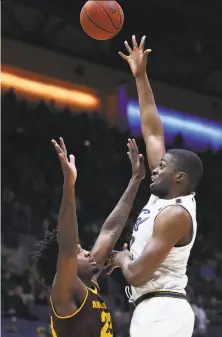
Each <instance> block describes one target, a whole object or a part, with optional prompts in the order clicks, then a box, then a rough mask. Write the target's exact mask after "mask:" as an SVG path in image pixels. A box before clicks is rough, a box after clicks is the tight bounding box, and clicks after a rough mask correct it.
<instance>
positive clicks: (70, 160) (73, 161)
mask: <svg viewBox="0 0 222 337" xmlns="http://www.w3.org/2000/svg"><path fill="white" fill-rule="evenodd" d="M69 162H70V164H72V165H75V157H74V156H73V154H70V155H69Z"/></svg>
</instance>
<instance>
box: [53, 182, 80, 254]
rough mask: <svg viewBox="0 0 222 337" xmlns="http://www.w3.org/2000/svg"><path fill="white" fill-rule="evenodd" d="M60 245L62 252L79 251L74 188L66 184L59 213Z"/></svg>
mask: <svg viewBox="0 0 222 337" xmlns="http://www.w3.org/2000/svg"><path fill="white" fill-rule="evenodd" d="M58 223H59V225H58V243H59V248H60V249H62V250H69V251H71V250H77V243H78V225H77V217H76V204H75V192H74V186H69V185H66V184H64V186H63V196H62V202H61V206H60V211H59V221H58Z"/></svg>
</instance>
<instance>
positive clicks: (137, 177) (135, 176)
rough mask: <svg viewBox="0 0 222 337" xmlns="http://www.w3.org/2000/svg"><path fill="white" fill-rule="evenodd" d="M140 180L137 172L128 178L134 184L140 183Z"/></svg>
mask: <svg viewBox="0 0 222 337" xmlns="http://www.w3.org/2000/svg"><path fill="white" fill-rule="evenodd" d="M141 181H142V179H141V178H140V176H139V175H137V174H134V175H132V177H131V179H130V183H131V184H135V185H139V184H140V183H141Z"/></svg>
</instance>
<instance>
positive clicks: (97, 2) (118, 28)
mask: <svg viewBox="0 0 222 337" xmlns="http://www.w3.org/2000/svg"><path fill="white" fill-rule="evenodd" d="M94 2H95V3H96V4H97V5H98V6H99V7H101V8H102V9H103V10H104V12H105V13H106V15H107V16H108V18H109V19H110V22H111V23H112V25H113V27H114V28H115V29H117V30H118V31H119V30H120V29H121V28H122V26H121V25H120V27H116V26H115V24H114V23H113V20H112V18H111V16H110V15H109V13H108V12H107V11H106V9H105V8H104V7H103V6H102V5H101V4H100V3H99V1H94ZM117 11H118V13H119V14H120V16H121V13H120V11H119V8H118V9H117ZM117 33H118V32H117ZM117 33H116V34H117Z"/></svg>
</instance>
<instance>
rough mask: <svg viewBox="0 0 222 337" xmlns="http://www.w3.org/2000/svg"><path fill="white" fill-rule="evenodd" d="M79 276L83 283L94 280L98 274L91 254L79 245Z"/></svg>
mask: <svg viewBox="0 0 222 337" xmlns="http://www.w3.org/2000/svg"><path fill="white" fill-rule="evenodd" d="M77 260H78V265H77V267H78V270H77V273H78V276H79V278H80V279H82V280H83V281H84V280H85V279H88V278H92V277H93V275H94V274H95V272H96V269H97V268H96V263H95V262H94V261H93V260H92V257H91V253H90V252H89V251H87V250H85V249H83V248H82V247H81V246H80V245H78V255H77Z"/></svg>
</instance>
